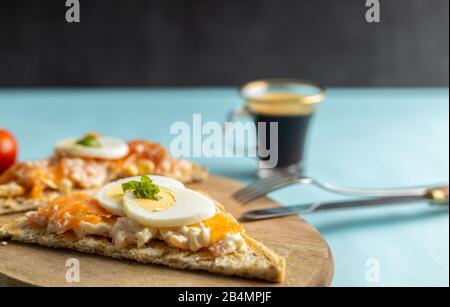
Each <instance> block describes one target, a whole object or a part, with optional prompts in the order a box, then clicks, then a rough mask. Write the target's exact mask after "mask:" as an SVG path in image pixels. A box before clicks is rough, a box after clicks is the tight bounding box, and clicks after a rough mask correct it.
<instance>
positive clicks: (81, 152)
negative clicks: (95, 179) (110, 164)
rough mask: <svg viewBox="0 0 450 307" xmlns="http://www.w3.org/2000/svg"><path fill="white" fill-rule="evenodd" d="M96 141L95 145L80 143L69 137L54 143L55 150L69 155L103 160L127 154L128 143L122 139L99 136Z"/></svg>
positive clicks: (115, 158)
mask: <svg viewBox="0 0 450 307" xmlns="http://www.w3.org/2000/svg"><path fill="white" fill-rule="evenodd" d="M96 142H97V143H96V145H97V146H89V145H82V144H80V140H79V139H75V138H70V139H65V140H62V141H60V142H59V143H58V144H56V147H55V150H56V152H59V153H63V154H67V155H69V156H74V157H81V158H97V159H104V160H118V159H122V158H124V157H126V156H127V155H128V152H129V148H128V144H127V143H126V142H125V141H124V140H121V139H117V138H111V137H103V136H99V137H97V138H96Z"/></svg>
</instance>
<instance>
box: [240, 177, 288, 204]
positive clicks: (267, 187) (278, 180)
mask: <svg viewBox="0 0 450 307" xmlns="http://www.w3.org/2000/svg"><path fill="white" fill-rule="evenodd" d="M295 178H296V176H291V175H286V174H280V175H274V176H271V177H269V178H266V179H262V180H258V181H256V182H255V183H253V184H251V185H249V186H248V187H246V188H244V189H242V190H240V191H238V192H237V193H235V194H234V195H233V196H232V197H233V198H234V199H235V200H236V201H238V202H240V203H243V204H245V203H247V202H249V201H252V200H254V199H256V198H259V197H261V196H263V195H266V194H267V193H269V192H272V191H274V190H276V189H279V188H282V187H285V186H287V185H290V184H291V183H292V182H293V180H294V179H295Z"/></svg>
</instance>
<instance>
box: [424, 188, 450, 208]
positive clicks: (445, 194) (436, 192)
mask: <svg viewBox="0 0 450 307" xmlns="http://www.w3.org/2000/svg"><path fill="white" fill-rule="evenodd" d="M426 197H427V198H429V199H431V200H432V202H433V204H436V205H448V203H449V187H448V185H447V186H441V187H436V188H432V189H430V190H428V191H427V193H426Z"/></svg>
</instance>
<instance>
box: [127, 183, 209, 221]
mask: <svg viewBox="0 0 450 307" xmlns="http://www.w3.org/2000/svg"><path fill="white" fill-rule="evenodd" d="M158 196H159V199H158V200H153V199H141V198H138V197H136V195H135V194H134V193H133V191H129V192H126V193H125V196H124V211H125V214H126V215H127V216H128V217H130V218H132V219H134V220H136V221H137V222H139V223H141V224H142V225H146V226H151V227H158V228H159V227H164V228H165V227H181V226H185V225H191V224H197V223H200V222H202V221H204V220H207V219H210V218H212V217H213V216H214V215H215V214H216V206H215V204H214V202H213V201H212V200H211V199H209V198H208V197H206V196H204V195H203V194H200V193H198V192H195V191H193V190H190V189H187V188H178V187H177V188H175V187H172V188H170V189H169V188H168V189H165V188H161V192H160V193H159V194H158Z"/></svg>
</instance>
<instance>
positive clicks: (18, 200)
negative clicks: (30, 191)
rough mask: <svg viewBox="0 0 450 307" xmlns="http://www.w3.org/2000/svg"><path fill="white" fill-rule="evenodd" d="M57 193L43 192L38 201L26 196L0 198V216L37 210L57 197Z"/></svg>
mask: <svg viewBox="0 0 450 307" xmlns="http://www.w3.org/2000/svg"><path fill="white" fill-rule="evenodd" d="M59 195H60V194H59V193H58V192H54V191H52V192H45V193H44V195H42V197H41V198H39V199H32V198H29V197H26V196H12V197H0V215H5V214H12V213H20V212H25V211H30V210H33V209H37V208H39V207H40V206H42V205H44V204H46V203H48V202H49V201H50V200H52V199H54V198H56V197H58V196H59Z"/></svg>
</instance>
